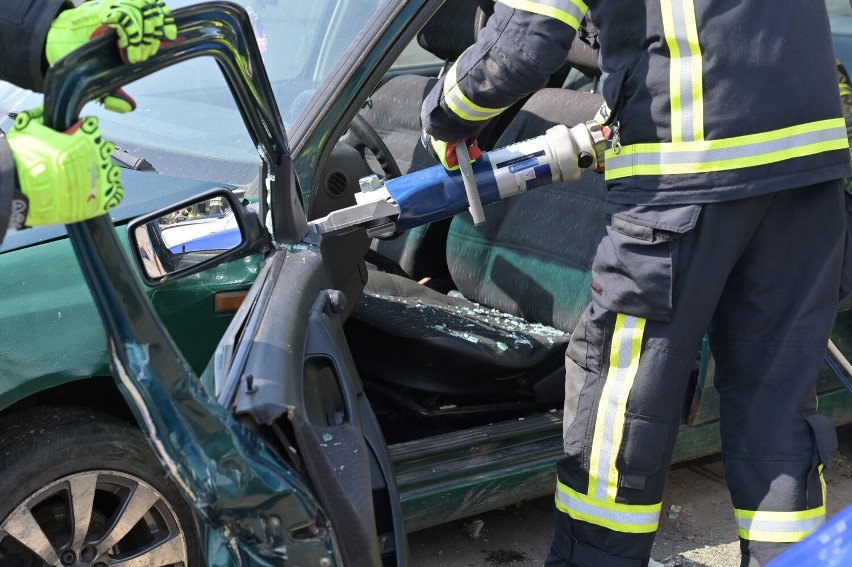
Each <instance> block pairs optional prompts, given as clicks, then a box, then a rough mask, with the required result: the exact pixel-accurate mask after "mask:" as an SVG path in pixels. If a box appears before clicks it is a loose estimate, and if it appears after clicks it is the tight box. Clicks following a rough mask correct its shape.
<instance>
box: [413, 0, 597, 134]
mask: <svg viewBox="0 0 852 567" xmlns="http://www.w3.org/2000/svg"><path fill="white" fill-rule="evenodd" d="M586 11H587V6H586V4H585V3H584V2H583V1H582V0H499V1H498V2H497V4H496V5H495V9H494V15H493V16H492V17H491V18H489V20H488V25H487V26H486V27H485V28H484V29H483V30H482V31H481V32H480V33H479V37H478V38H477V41H476V44H474V45H473V46H471V47H470V48H469V49H468V50H467V51H465V52H464V53H463V54H462V55H461V57H459V59H458V61H456V62H455V64H453V66H452V67H451V68H450V69H449V71H448V72H447V73H446V74H445V75H444V77H443V78H442V79H441V80H440V81H439V82H438V84H436V85H435V87H434V88H433V89H432V91H431V92H430V93H429V95H428V96H427V97H426V100H425V101H424V102H423V108H422V111H421V120H422V123H423V128H424V131H425V133H426V134H427V135H429V136H432V137H433V138H436V139H439V140H446V141H450V140H460V139H468V138H473V137H476V136H477V135H478V134H479V132H480V131H481V130H482V128H483V127H484V126H485V125H486V124H487V123H488V121H489V120H491V119H492V118H494V117H495V116H497V115H498V114H500V113H501V112H502V111H504V110H505V109H506V108H508V107H509V106H511V105H512V103H514V102H516V101H518V100H520V99H521V98H523V97H524V96H526V95H528V94H530V93H532V92H534V91H537V90H539V89H541V88H542V87H544V86H545V85H546V84H547V80H548V78H549V77H550V75H551V74H552V73H554V72H555V71H557V70H558V69H559V68H560V67H562V66H563V65H564V64H565V60H566V58H567V55H568V50H569V48H570V47H571V43H572V41H573V40H574V36H575V35H576V33H577V29H578V28H579V26H580V23H581V22H582V20H583V17H584V16H585V13H586Z"/></svg>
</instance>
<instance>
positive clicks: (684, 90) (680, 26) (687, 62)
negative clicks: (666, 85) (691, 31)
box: [672, 0, 701, 142]
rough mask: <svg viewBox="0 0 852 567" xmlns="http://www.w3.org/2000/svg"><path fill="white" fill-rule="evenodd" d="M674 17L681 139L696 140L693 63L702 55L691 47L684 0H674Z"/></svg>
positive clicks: (699, 63)
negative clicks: (678, 58)
mask: <svg viewBox="0 0 852 567" xmlns="http://www.w3.org/2000/svg"><path fill="white" fill-rule="evenodd" d="M672 19H673V20H674V30H673V31H674V34H673V35H674V37H673V39H674V40H675V41H676V42H677V46H678V50H679V51H680V64H679V67H680V73H679V76H678V77H677V82H678V84H679V87H680V114H681V119H682V123H681V131H680V132H679V134H680V136H681V139H682V140H683V141H685V142H690V141H693V140H695V139H696V138H695V105H694V101H693V99H692V93H693V87H692V70H693V65H699V66H700V65H701V56H700V55H699V56H698V57H696V56H695V55H694V54H693V53H692V50H691V48H690V45H689V37H688V35H687V30H688V28H687V23H686V17H685V12H684V1H683V0H672Z"/></svg>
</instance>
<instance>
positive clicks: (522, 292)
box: [347, 89, 606, 403]
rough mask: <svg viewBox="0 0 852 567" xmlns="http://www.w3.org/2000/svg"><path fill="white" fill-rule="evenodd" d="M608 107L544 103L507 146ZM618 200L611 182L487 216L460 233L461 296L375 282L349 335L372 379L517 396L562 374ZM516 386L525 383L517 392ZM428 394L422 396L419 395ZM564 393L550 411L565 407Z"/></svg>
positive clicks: (452, 243)
mask: <svg viewBox="0 0 852 567" xmlns="http://www.w3.org/2000/svg"><path fill="white" fill-rule="evenodd" d="M601 103H602V99H601V97H600V96H599V95H595V94H589V93H577V92H570V91H564V90H560V89H546V90H544V91H541V92H539V93H537V94H536V95H534V96H533V97H532V98H531V99H530V100H529V101H528V102H527V103H526V104H525V105H524V107H523V108H522V110H521V112H520V113H519V114H518V116H517V117H516V118H515V120H514V121H513V122H512V124H511V125H510V126H509V128H508V129H507V130H506V132H505V133H504V135H503V136H502V137H501V145H506V144H509V143H511V142H513V141H519V140H522V139H526V138H530V137H533V136H536V135H539V134H543V133H544V132H545V131H546V130H547V128H549V127H551V126H553V125H555V124H558V123H565V124H568V125H573V124H576V123H578V122H583V121H585V120H588V119H591V118H592V117H593V116H594V114H595V112H596V111H597V109H598V108H599V106H600V104H601ZM605 195H606V190H605V188H604V182H603V176H601V175H598V174H594V173H587V174H584V175H583V177H582V178H581V180H580V181H579V182H577V183H573V184H567V183H558V184H553V185H551V186H549V187H544V188H537V189H535V190H531V191H528V192H526V193H524V194H522V195H518V196H516V197H512V198H510V199H506V200H505V201H501V202H499V203H494V204H492V205H489V206H487V207H486V208H485V211H486V219H487V221H486V224H485V225H483V226H481V227H474V226H473V224H472V222H471V220H470V217H469V215H459V216H457V217H455V218H454V219H453V221H452V224H451V227H450V231H449V235H448V240H447V262H448V264H449V270H450V273H451V275H452V278H453V281H454V282H455V284H456V285H457V287H458V293H457V294H456V296H452V297H451V296H447V295H443V294H440V293H438V292H436V291H434V290H431V289H429V288H427V287H425V286H422V285H418V284H417V283H416V282H414V281H411V280H406V279H405V278H400V277H398V276H393V275H390V274H382V273H371V275H370V278H369V281H368V283H367V287H366V288H365V292H364V294H363V295H362V297H361V298H360V299H359V301H358V304H357V305H356V307H355V310H354V312H353V316H352V318H351V319H350V321H349V323H348V330H347V336H348V337H349V338H350V345H351V346H352V351H353V355H354V356H355V358H356V361H357V362H358V367H359V368H361V369H362V371H363V372H364V373H365V375H366V376H371V377H373V378H378V379H380V380H383V381H389V382H393V383H400V384H405V385H409V386H413V387H417V388H420V389H424V390H427V391H434V392H443V393H452V392H460V391H465V392H478V393H482V394H484V393H494V392H500V391H506V392H508V391H513V392H515V393H516V392H517V389H518V385H519V384H526V385H527V387H528V388H529V387H531V386H532V385H533V384H534V383H535V381H536V380H537V379H538V378H541V377H543V376H545V375H549V374H552V373H553V371H554V370H558V369H559V368H561V365H562V358H563V355H564V351H565V346H566V345H567V343H568V339H569V333H570V331H572V330H573V326H574V324H575V323H576V321H577V319H578V318H579V316H580V314H581V313H582V311H583V309H584V308H585V306H586V304H587V303H588V301H589V299H590V296H591V293H590V286H589V272H590V269H591V261H592V257H593V256H594V252H595V249H596V246H597V240H598V238H596V236H597V235H598V234H599V231H600V226H601V223H600V217H601V209H602V204H603V200H604V198H605ZM507 377H512V378H514V379H513V380H509V379H507ZM415 383H416V384H415ZM560 399H561V394H559V393H556V394H553V395H552V396H551V398H550V399H547V400H538V401H540V402H542V403H551V402H553V403H555V402H558V401H560Z"/></svg>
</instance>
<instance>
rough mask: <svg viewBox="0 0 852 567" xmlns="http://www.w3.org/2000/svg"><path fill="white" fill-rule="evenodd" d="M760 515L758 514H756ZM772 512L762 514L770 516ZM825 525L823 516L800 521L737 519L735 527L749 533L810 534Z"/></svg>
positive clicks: (763, 518) (762, 518)
mask: <svg viewBox="0 0 852 567" xmlns="http://www.w3.org/2000/svg"><path fill="white" fill-rule="evenodd" d="M758 513H759V514H760V512H758ZM771 513H772V512H764V514H771ZM824 523H825V516H824V515H822V516H817V517H815V518H803V519H800V520H770V519H766V518H765V517H761V518H737V527H738V528H739V529H741V530H747V531H749V532H783V533H797V532H812V531H815V530H816V529H817V528H819V527H820V526H821V525H823V524H824Z"/></svg>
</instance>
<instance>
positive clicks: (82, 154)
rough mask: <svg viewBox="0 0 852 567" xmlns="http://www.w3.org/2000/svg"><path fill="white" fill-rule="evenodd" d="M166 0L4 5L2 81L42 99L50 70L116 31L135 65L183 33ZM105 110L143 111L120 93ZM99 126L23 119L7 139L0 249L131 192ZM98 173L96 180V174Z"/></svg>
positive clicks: (30, 114) (12, 1) (24, 0)
mask: <svg viewBox="0 0 852 567" xmlns="http://www.w3.org/2000/svg"><path fill="white" fill-rule="evenodd" d="M170 14H171V12H170V10H169V8H168V7H167V6H165V5H164V4H163V3H162V1H161V0H103V1H101V2H98V1H90V2H80V1H77V2H73V3H72V2H63V0H3V8H2V9H0V80H6V81H10V82H12V83H14V84H16V85H18V86H20V87H23V88H26V89H31V90H35V91H40V90H41V89H42V87H43V82H44V73H45V71H46V70H47V68H48V65H50V64H53V63H55V62H56V61H58V60H59V59H61V58H62V57H64V56H65V55H67V54H68V53H70V52H71V51H74V50H75V49H77V48H78V47H80V46H82V45H83V44H85V43H86V42H87V41H89V39H90V38H92V37H94V36H96V35H99V34H101V33H103V32H104V31H106V30H108V29H114V30H115V31H116V33H117V36H118V46H119V48H120V49H121V52H122V56H123V57H124V59H126V60H127V61H128V62H130V63H136V62H138V61H144V60H145V59H147V58H148V57H150V56H152V55H153V54H154V53H156V52H157V50H158V49H159V46H160V42H161V40H167V39H175V36H176V33H177V28H176V27H175V24H174V19H173V18H172V17H171V15H170ZM101 102H102V103H103V104H104V106H106V107H107V108H108V109H110V110H113V111H116V112H128V111H130V110H133V108H135V103H134V102H133V99H131V98H130V97H128V96H127V94H126V93H124V91H121V90H118V91H116V92H114V93H111V94H109V95H106V96H104V97H102V99H101ZM114 147H115V146H113V144H112V143H110V142H107V141H106V140H104V139H103V137H102V136H101V134H100V129H99V128H98V121H97V119H96V118H93V117H88V118H84V119H82V120H80V121H79V122H78V123H77V124H75V125H74V126H72V128H71V129H69V131H68V132H56V131H54V130H51V129H50V128H48V127H46V126H44V124H43V117H42V110H41V109H40V108H37V109H32V110H29V111H25V112H21V113H20V114H18V115H17V116H16V118H15V124H14V126H13V127H12V129H11V130H10V131H9V132H7V134H6V136H5V137H2V136H0V241H2V239H3V237H4V236H5V234H6V229H7V227H9V228H23V227H27V226H37V225H46V224H68V223H73V222H78V221H82V220H86V219H89V218H93V217H96V216H99V215H102V214H104V213H105V212H106V211H107V210H109V209H111V208H112V207H114V206H116V205H117V204H118V203H119V202H120V201H121V199H122V197H123V195H124V191H123V188H122V185H121V171H120V170H119V168H118V166H116V165H115V164H113V163H112V162H111V160H110V156H111V155H112V151H113V149H114ZM93 172H95V174H93Z"/></svg>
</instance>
